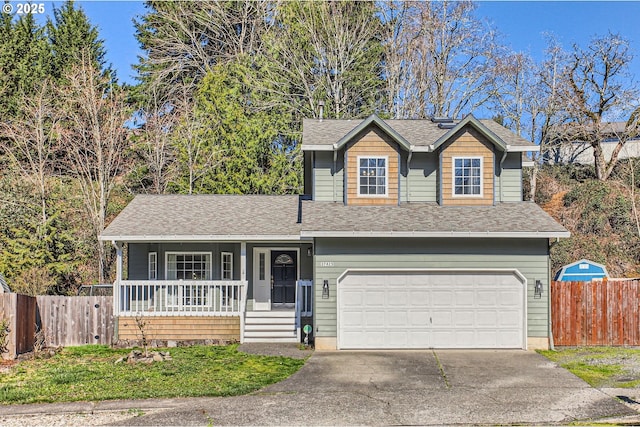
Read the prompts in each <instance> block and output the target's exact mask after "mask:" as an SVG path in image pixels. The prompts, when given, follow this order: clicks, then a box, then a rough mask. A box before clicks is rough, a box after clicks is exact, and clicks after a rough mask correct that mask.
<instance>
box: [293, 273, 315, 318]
mask: <svg viewBox="0 0 640 427" xmlns="http://www.w3.org/2000/svg"><path fill="white" fill-rule="evenodd" d="M312 314H313V281H312V280H298V281H297V282H296V328H300V318H301V317H311V315H312Z"/></svg>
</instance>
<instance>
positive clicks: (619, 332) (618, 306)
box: [551, 280, 640, 346]
mask: <svg viewBox="0 0 640 427" xmlns="http://www.w3.org/2000/svg"><path fill="white" fill-rule="evenodd" d="M639 306H640V281H638V280H605V281H593V282H552V283H551V321H552V331H553V340H554V344H555V345H557V346H589V345H608V346H640V310H639Z"/></svg>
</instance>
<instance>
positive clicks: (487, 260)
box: [314, 239, 549, 337]
mask: <svg viewBox="0 0 640 427" xmlns="http://www.w3.org/2000/svg"><path fill="white" fill-rule="evenodd" d="M349 268H471V269H473V268H478V269H487V268H503V269H505V268H508V269H513V268H515V269H517V270H518V271H520V273H522V274H523V275H524V276H525V277H526V278H527V335H528V336H529V337H547V335H548V321H549V318H548V302H549V299H548V298H549V292H548V290H549V271H548V241H547V240H546V239H536V240H526V241H525V240H513V239H492V240H488V239H482V240H480V239H358V240H352V241H346V240H344V239H316V258H315V277H316V283H317V284H318V285H317V286H315V292H316V294H315V309H314V314H315V319H314V321H315V330H316V336H319V337H335V336H336V334H337V303H336V294H337V289H336V283H337V278H338V277H339V276H340V275H341V274H342V273H343V272H344V271H345V270H347V269H349ZM325 279H326V280H329V287H330V298H328V299H322V280H325ZM536 279H537V280H541V281H542V283H543V296H542V298H541V299H534V296H533V287H534V284H535V280H536Z"/></svg>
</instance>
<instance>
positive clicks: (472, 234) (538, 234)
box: [300, 231, 571, 239]
mask: <svg viewBox="0 0 640 427" xmlns="http://www.w3.org/2000/svg"><path fill="white" fill-rule="evenodd" d="M300 235H301V236H302V237H431V238H433V237H445V238H447V237H453V238H465V237H466V238H513V239H541V238H549V239H555V238H561V237H570V236H571V233H570V232H568V231H526V232H513V231H498V232H489V231H303V232H301V233H300Z"/></svg>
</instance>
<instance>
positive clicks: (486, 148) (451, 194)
mask: <svg viewBox="0 0 640 427" xmlns="http://www.w3.org/2000/svg"><path fill="white" fill-rule="evenodd" d="M468 159H471V160H472V161H473V162H474V165H475V162H476V161H478V160H479V167H480V177H479V178H480V184H479V189H480V191H479V194H460V192H459V191H458V190H459V185H458V184H459V183H458V182H457V181H456V173H457V172H458V171H461V170H462V172H463V173H465V174H466V173H468V172H469V169H468V168H467V169H464V168H460V167H458V166H459V163H460V162H465V161H467V160H468ZM494 162H495V154H494V146H493V144H492V143H491V141H489V140H487V138H486V137H485V136H484V134H482V133H481V132H479V131H478V130H476V129H475V128H473V127H471V126H467V127H465V128H464V129H462V130H460V131H458V132H457V134H456V135H454V136H453V137H452V138H450V139H449V140H448V141H447V142H445V143H443V144H441V146H440V203H441V204H442V205H492V204H493V201H494ZM463 166H464V165H463ZM463 169H464V170H463ZM472 172H473V174H474V178H472V179H475V170H473V171H472ZM465 177H466V175H465ZM465 179H466V180H468V179H470V178H468V177H466V178H462V180H463V182H466V181H464V180H465Z"/></svg>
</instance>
